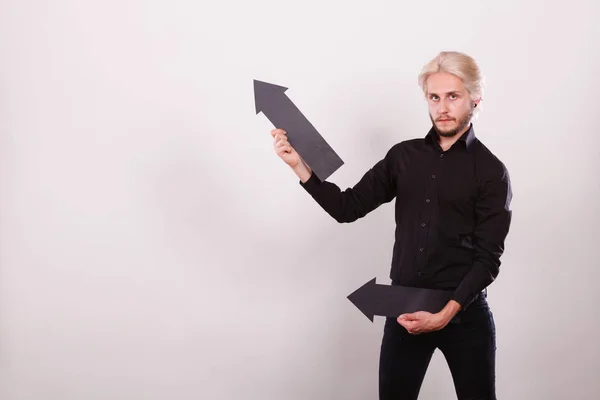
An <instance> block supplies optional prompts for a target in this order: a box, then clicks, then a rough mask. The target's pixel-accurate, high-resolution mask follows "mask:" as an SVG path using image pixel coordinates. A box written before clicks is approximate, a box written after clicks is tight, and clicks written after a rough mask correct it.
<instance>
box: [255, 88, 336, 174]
mask: <svg viewBox="0 0 600 400" xmlns="http://www.w3.org/2000/svg"><path fill="white" fill-rule="evenodd" d="M263 113H264V114H265V115H266V117H267V118H268V119H269V120H270V121H271V122H272V123H273V125H274V126H275V127H276V128H281V129H283V130H285V131H286V133H287V137H288V140H289V142H290V144H291V145H292V147H294V149H295V150H296V151H297V152H298V154H300V155H301V157H302V158H303V159H304V161H306V162H307V163H308V165H309V166H310V167H311V169H312V170H313V171H314V172H315V174H316V175H317V177H319V178H320V179H321V180H323V181H324V180H325V179H327V177H329V175H331V174H332V173H333V172H334V171H335V170H337V169H338V168H339V167H340V166H342V165H343V161H342V160H341V158H340V157H339V156H338V155H337V153H336V152H335V151H334V150H333V149H332V148H331V146H330V145H329V144H328V143H327V141H326V140H325V139H324V138H323V137H322V136H321V135H320V134H319V132H318V131H317V130H316V129H315V127H314V126H313V125H312V124H311V123H310V122H309V121H308V119H307V118H306V117H305V116H304V115H303V114H302V112H301V111H300V110H299V109H298V107H296V105H295V104H294V103H293V102H292V101H291V100H290V99H289V98H288V97H287V96H281V98H279V99H278V101H277V102H271V103H270V104H268V106H265V107H264V109H263Z"/></svg>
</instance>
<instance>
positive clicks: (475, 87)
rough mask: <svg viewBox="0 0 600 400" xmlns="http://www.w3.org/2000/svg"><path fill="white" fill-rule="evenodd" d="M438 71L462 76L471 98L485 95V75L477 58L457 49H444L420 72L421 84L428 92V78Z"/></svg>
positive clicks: (476, 98)
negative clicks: (476, 60)
mask: <svg viewBox="0 0 600 400" xmlns="http://www.w3.org/2000/svg"><path fill="white" fill-rule="evenodd" d="M437 72H446V73H449V74H452V75H455V76H457V77H458V78H460V79H461V80H462V81H463V83H464V85H465V88H466V89H467V90H468V92H469V94H470V95H471V100H478V99H481V97H482V96H483V83H484V82H483V75H482V74H481V70H480V69H479V66H478V65H477V62H475V60H474V59H473V58H472V57H470V56H468V55H466V54H464V53H460V52H457V51H442V52H441V53H439V54H438V55H437V56H436V57H435V58H434V59H433V60H431V61H429V62H428V63H427V64H425V66H424V67H423V69H422V70H421V73H420V74H419V86H420V87H421V89H422V90H423V93H427V78H429V76H430V75H432V74H435V73H437Z"/></svg>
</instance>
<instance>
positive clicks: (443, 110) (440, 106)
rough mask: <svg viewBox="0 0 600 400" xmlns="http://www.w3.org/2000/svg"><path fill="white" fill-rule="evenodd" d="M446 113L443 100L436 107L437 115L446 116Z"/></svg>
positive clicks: (446, 107)
mask: <svg viewBox="0 0 600 400" xmlns="http://www.w3.org/2000/svg"><path fill="white" fill-rule="evenodd" d="M447 112H448V106H447V105H446V101H445V100H440V102H439V106H438V114H446V113H447Z"/></svg>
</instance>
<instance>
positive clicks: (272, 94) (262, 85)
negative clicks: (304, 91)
mask: <svg viewBox="0 0 600 400" xmlns="http://www.w3.org/2000/svg"><path fill="white" fill-rule="evenodd" d="M286 90H288V88H286V87H284V86H279V85H275V84H272V83H268V82H263V81H259V80H256V79H254V106H255V108H256V114H258V113H260V112H261V111H262V110H263V109H264V108H265V107H267V106H268V105H269V104H271V103H273V102H274V101H275V102H276V101H277V100H278V99H277V98H278V97H279V96H281V95H282V94H283V93H285V91H286Z"/></svg>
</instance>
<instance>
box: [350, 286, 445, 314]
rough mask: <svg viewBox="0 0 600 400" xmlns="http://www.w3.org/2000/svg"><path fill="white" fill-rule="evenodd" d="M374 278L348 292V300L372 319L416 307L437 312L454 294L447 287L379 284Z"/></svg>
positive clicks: (411, 310) (411, 309) (410, 310)
mask: <svg viewBox="0 0 600 400" xmlns="http://www.w3.org/2000/svg"><path fill="white" fill-rule="evenodd" d="M375 279H376V278H373V279H371V280H370V281H369V282H367V283H365V284H364V285H363V286H361V287H360V288H358V289H357V290H356V291H354V292H353V293H352V294H350V295H349V296H348V300H350V301H351V302H352V303H353V304H354V305H355V306H356V307H357V308H358V309H359V310H360V311H361V312H362V313H363V314H365V316H366V317H367V318H369V319H370V320H371V322H373V317H374V316H375V315H379V316H384V317H399V316H400V314H404V313H411V312H416V311H429V312H430V313H436V312H438V311H440V310H441V309H442V308H444V306H445V305H446V303H447V302H448V301H449V300H450V297H451V296H452V292H451V291H447V290H436V289H423V288H416V287H407V286H397V285H393V286H389V285H380V284H378V283H375Z"/></svg>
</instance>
